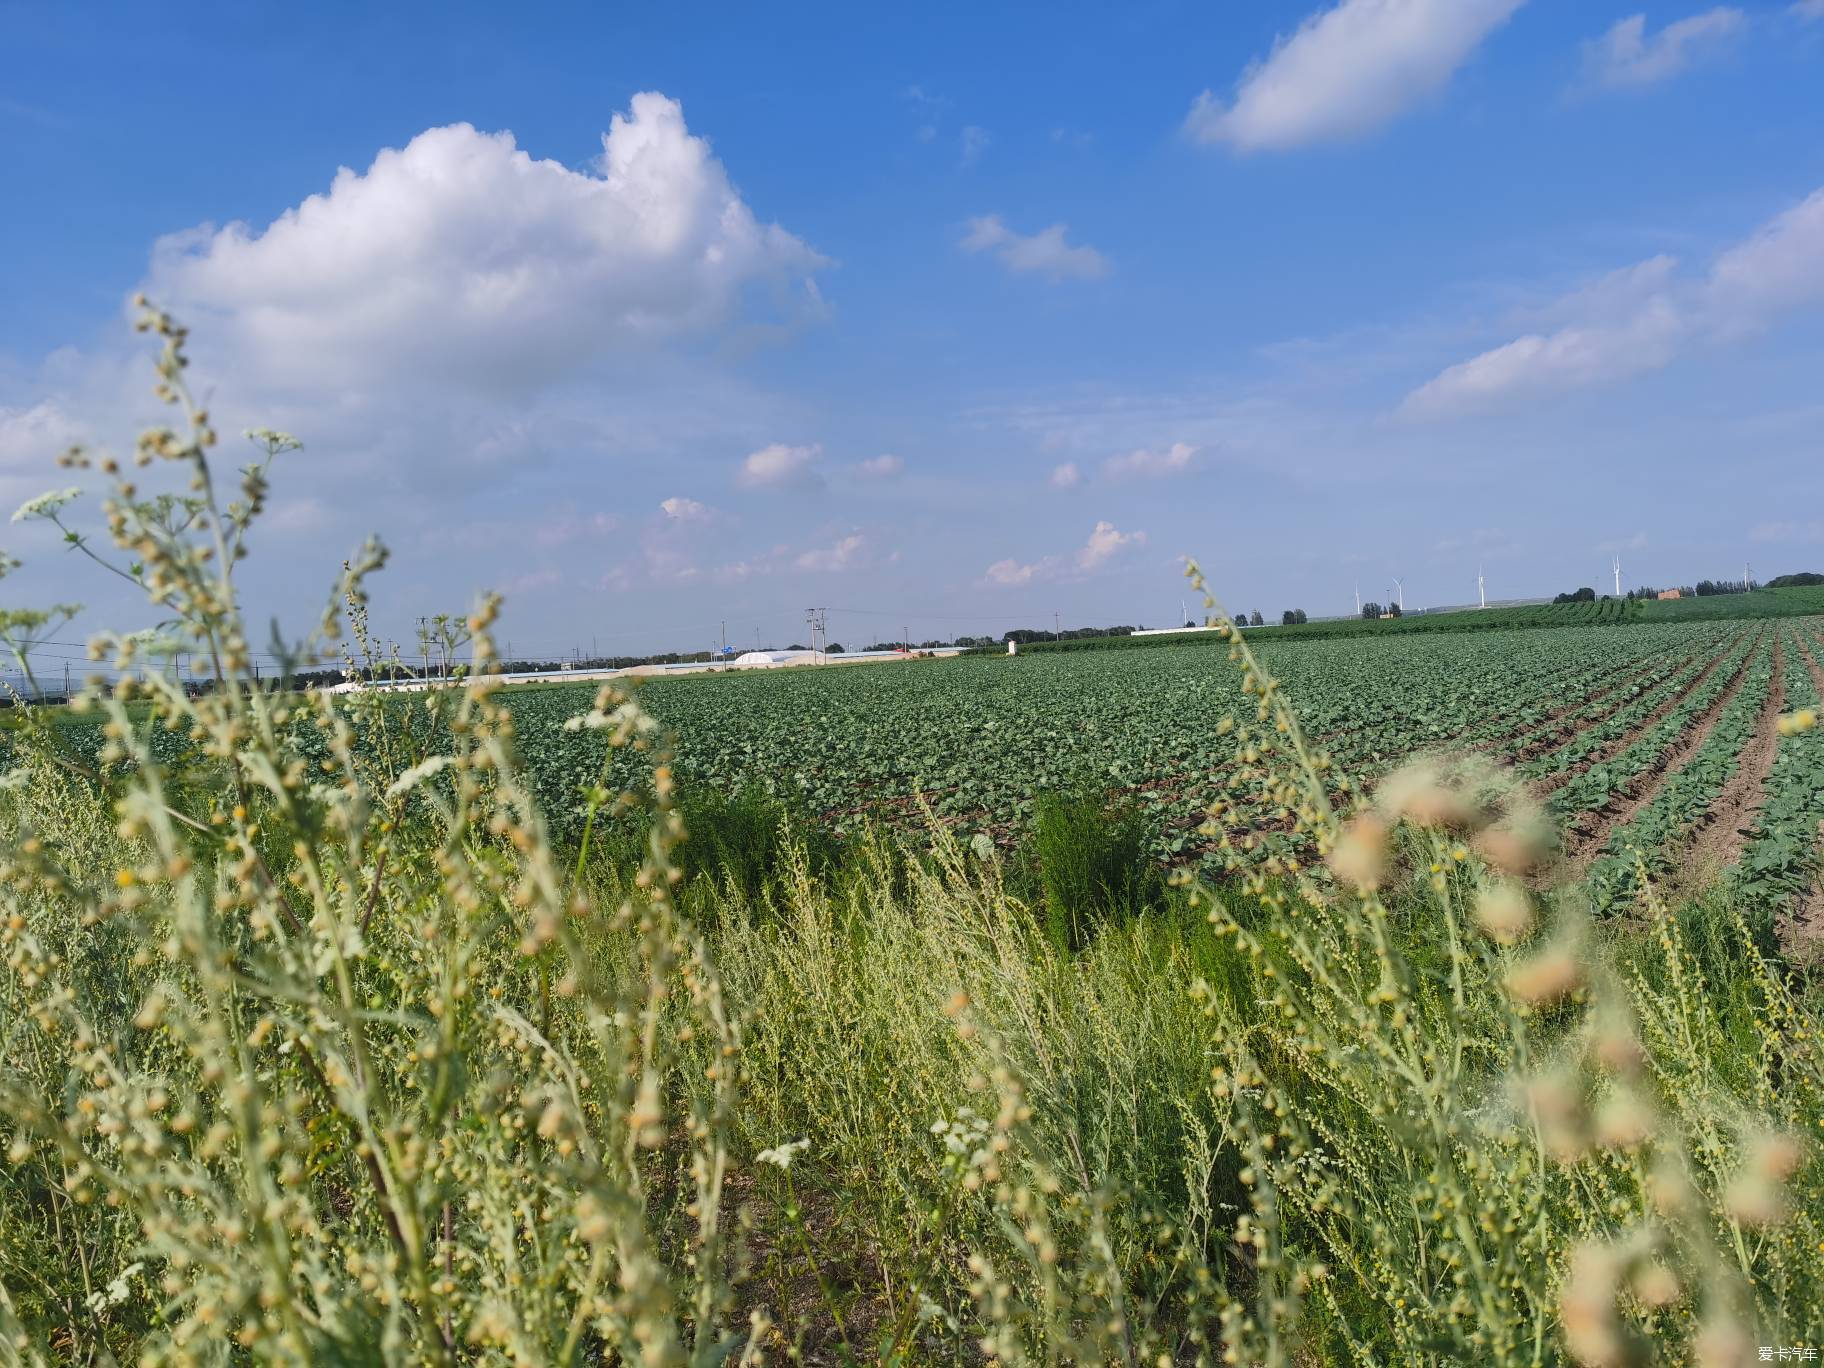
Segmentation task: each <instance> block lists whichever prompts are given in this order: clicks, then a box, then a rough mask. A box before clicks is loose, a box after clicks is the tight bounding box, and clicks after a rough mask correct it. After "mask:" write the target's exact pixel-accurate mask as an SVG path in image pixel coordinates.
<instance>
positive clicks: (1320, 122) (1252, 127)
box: [1184, 0, 1525, 152]
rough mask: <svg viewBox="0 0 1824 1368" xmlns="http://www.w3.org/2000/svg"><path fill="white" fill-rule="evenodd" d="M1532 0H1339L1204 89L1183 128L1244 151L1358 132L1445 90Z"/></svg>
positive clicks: (1203, 139) (1194, 135) (1371, 128)
mask: <svg viewBox="0 0 1824 1368" xmlns="http://www.w3.org/2000/svg"><path fill="white" fill-rule="evenodd" d="M1523 3H1525V0H1342V3H1341V4H1338V5H1335V6H1333V7H1332V8H1330V9H1327V10H1324V11H1323V12H1322V13H1319V14H1314V15H1312V16H1311V17H1310V18H1308V19H1306V20H1305V22H1304V23H1303V24H1301V25H1300V26H1299V29H1298V32H1296V33H1295V34H1293V35H1292V36H1291V37H1290V38H1282V39H1281V40H1280V41H1279V42H1277V43H1276V44H1275V45H1274V48H1273V53H1272V55H1271V56H1269V57H1268V58H1267V59H1266V60H1265V61H1262V62H1257V63H1255V64H1254V65H1253V66H1251V67H1249V68H1248V70H1247V71H1246V72H1244V73H1243V75H1242V77H1241V80H1240V83H1239V84H1238V85H1237V87H1236V91H1235V98H1234V99H1233V100H1232V101H1231V102H1230V103H1228V104H1226V105H1225V104H1224V103H1223V102H1222V101H1221V100H1219V99H1218V98H1217V97H1216V96H1215V95H1213V94H1212V93H1211V92H1210V91H1207V90H1206V91H1204V92H1203V94H1201V95H1199V96H1198V97H1197V100H1196V102H1195V103H1194V104H1193V105H1192V106H1191V112H1190V114H1189V116H1188V117H1187V118H1186V119H1185V124H1184V127H1185V132H1186V133H1187V134H1188V135H1189V136H1190V137H1191V138H1193V139H1195V140H1196V141H1198V142H1202V143H1227V144H1228V145H1230V146H1231V147H1234V148H1235V149H1236V150H1237V151H1241V152H1257V151H1264V150H1274V149H1284V148H1290V147H1300V146H1304V145H1306V144H1308V143H1316V142H1327V141H1333V140H1336V139H1341V138H1352V137H1359V136H1361V135H1363V134H1366V133H1369V132H1372V131H1374V130H1375V129H1377V128H1380V127H1381V126H1383V125H1384V124H1387V123H1389V122H1390V121H1392V120H1393V119H1394V118H1396V117H1397V116H1399V115H1400V114H1402V113H1404V112H1405V111H1406V110H1407V109H1409V108H1411V106H1412V105H1414V104H1416V103H1417V102H1418V101H1420V100H1422V99H1424V98H1426V97H1427V96H1429V95H1431V94H1433V93H1434V92H1436V91H1437V90H1439V89H1441V88H1442V87H1443V86H1444V84H1445V83H1446V82H1447V81H1448V80H1449V79H1450V77H1451V75H1452V73H1454V72H1455V71H1456V70H1457V69H1458V68H1459V67H1461V66H1462V65H1463V64H1464V63H1465V62H1466V61H1468V60H1469V58H1470V55H1471V54H1472V53H1474V52H1475V50H1476V48H1477V47H1478V46H1480V45H1481V43H1482V41H1483V39H1485V38H1487V37H1488V35H1489V34H1491V33H1492V32H1494V31H1495V30H1496V29H1497V28H1499V27H1500V26H1501V25H1502V24H1504V23H1506V22H1507V20H1508V18H1509V17H1510V16H1511V15H1512V14H1513V13H1514V11H1515V10H1517V9H1519V8H1520V6H1521V5H1522V4H1523Z"/></svg>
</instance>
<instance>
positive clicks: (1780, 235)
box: [1401, 190, 1824, 418]
mask: <svg viewBox="0 0 1824 1368" xmlns="http://www.w3.org/2000/svg"><path fill="white" fill-rule="evenodd" d="M1677 264H1678V263H1677V262H1676V261H1675V260H1674V259H1673V258H1671V257H1663V256H1662V257H1654V258H1652V259H1651V260H1648V261H1644V262H1641V263H1640V264H1638V265H1636V266H1631V267H1629V268H1627V269H1626V270H1622V271H1617V272H1614V273H1612V274H1611V275H1609V276H1606V277H1604V278H1603V279H1602V280H1600V281H1598V282H1596V284H1594V285H1593V286H1591V287H1590V288H1588V289H1586V290H1581V291H1578V292H1577V293H1576V294H1574V295H1571V296H1568V297H1567V298H1565V299H1563V300H1560V301H1558V303H1557V304H1556V305H1555V306H1554V308H1553V310H1552V312H1553V313H1554V314H1556V315H1558V316H1560V317H1562V318H1564V319H1566V320H1567V321H1565V322H1563V323H1562V324H1561V325H1560V326H1558V327H1556V328H1555V329H1553V330H1552V331H1550V332H1532V333H1527V334H1526V335H1524V336H1521V337H1518V338H1515V339H1514V340H1513V341H1511V342H1507V343H1504V344H1502V345H1501V346H1498V347H1494V348H1491V349H1490V350H1488V351H1485V352H1482V353H1480V354H1479V355H1477V356H1473V357H1471V358H1470V359H1469V360H1467V361H1461V362H1458V363H1457V364H1456V365H1453V366H1450V367H1447V368H1446V369H1445V370H1443V371H1442V372H1440V373H1439V374H1438V375H1436V376H1434V377H1433V378H1432V379H1430V380H1428V381H1426V382H1425V383H1424V384H1423V385H1421V386H1419V387H1418V388H1417V389H1415V390H1413V391H1412V392H1411V393H1410V394H1408V395H1407V396H1406V399H1405V401H1404V402H1403V403H1402V405H1401V412H1402V413H1403V414H1404V415H1405V416H1407V417H1411V418H1436V417H1446V416H1452V415H1457V414H1463V413H1470V412H1477V411H1484V410H1490V409H1497V408H1502V407H1506V406H1509V405H1512V404H1514V403H1516V402H1519V401H1522V400H1524V399H1527V398H1530V397H1537V396H1543V395H1548V394H1556V393H1562V392H1565V391H1568V390H1573V389H1580V388H1587V387H1590V386H1595V385H1601V384H1607V383H1611V382H1614V381H1617V380H1623V379H1626V378H1628V377H1630V376H1634V375H1639V374H1642V373H1644V372H1647V371H1652V370H1658V369H1660V368H1661V367H1663V366H1665V365H1667V364H1668V363H1670V362H1671V361H1672V360H1673V359H1674V358H1675V357H1677V356H1678V355H1679V354H1680V353H1681V352H1682V351H1683V350H1685V348H1686V347H1688V346H1690V345H1691V344H1692V343H1693V342H1694V341H1698V340H1703V341H1709V342H1712V343H1724V342H1729V341H1734V340H1738V339H1739V338H1741V337H1743V336H1746V335H1748V334H1750V333H1752V332H1754V331H1756V330H1757V329H1759V328H1761V327H1763V326H1765V325H1766V324H1768V323H1769V322H1771V321H1772V320H1773V319H1775V318H1776V317H1778V316H1779V315H1780V314H1783V313H1786V312H1788V311H1791V310H1793V309H1796V308H1800V307H1803V306H1805V305H1807V304H1816V303H1819V302H1824V190H1819V191H1816V192H1814V193H1813V194H1812V195H1811V196H1810V197H1809V198H1807V199H1805V200H1803V201H1802V202H1801V203H1799V204H1797V205H1794V206H1793V207H1792V208H1791V209H1788V210H1786V211H1785V212H1784V213H1782V214H1779V215H1776V216H1775V217H1774V218H1772V219H1771V220H1769V221H1768V222H1767V223H1765V224H1764V225H1762V226H1761V228H1759V229H1758V230H1757V231H1756V232H1755V233H1754V234H1753V235H1752V236H1750V237H1748V238H1747V239H1745V240H1744V241H1742V242H1740V243H1738V244H1736V245H1735V246H1734V247H1731V248H1729V249H1728V250H1727V251H1724V252H1722V253H1720V254H1719V255H1718V256H1717V257H1716V259H1715V261H1714V262H1713V263H1712V264H1711V267H1710V272H1709V275H1708V276H1707V277H1706V278H1705V279H1703V280H1702V281H1681V280H1680V279H1679V278H1678V276H1677V272H1676V267H1677Z"/></svg>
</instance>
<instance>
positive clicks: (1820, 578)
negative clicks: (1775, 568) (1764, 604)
mask: <svg viewBox="0 0 1824 1368" xmlns="http://www.w3.org/2000/svg"><path fill="white" fill-rule="evenodd" d="M1810 584H1824V575H1820V574H1817V573H1815V572H1813V571H1810V570H1804V571H1801V572H1800V573H1798V574H1796V575H1775V576H1774V577H1773V578H1772V579H1770V580H1768V581H1767V587H1768V588H1769V589H1799V588H1803V587H1804V586H1806V585H1810Z"/></svg>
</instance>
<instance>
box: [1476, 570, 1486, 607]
mask: <svg viewBox="0 0 1824 1368" xmlns="http://www.w3.org/2000/svg"><path fill="white" fill-rule="evenodd" d="M1476 597H1477V598H1478V599H1480V600H1481V601H1482V602H1481V605H1480V606H1481V607H1483V608H1486V607H1488V583H1487V581H1485V580H1484V579H1483V578H1482V567H1481V566H1479V565H1478V566H1477V567H1476Z"/></svg>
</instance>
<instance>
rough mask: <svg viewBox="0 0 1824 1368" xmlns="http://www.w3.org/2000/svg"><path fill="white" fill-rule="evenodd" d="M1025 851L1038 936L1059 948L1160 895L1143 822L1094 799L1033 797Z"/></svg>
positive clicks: (1086, 938) (1078, 943)
mask: <svg viewBox="0 0 1824 1368" xmlns="http://www.w3.org/2000/svg"><path fill="white" fill-rule="evenodd" d="M1031 850H1032V856H1033V859H1034V860H1035V861H1036V863H1037V867H1038V882H1039V887H1040V891H1041V895H1042V902H1043V906H1044V918H1045V933H1046V935H1047V936H1049V937H1050V939H1051V941H1052V943H1053V944H1054V945H1056V946H1058V947H1059V948H1060V949H1065V950H1081V949H1083V948H1084V947H1085V946H1086V945H1088V944H1089V943H1090V942H1091V941H1092V940H1094V939H1095V937H1096V936H1097V935H1098V934H1100V933H1101V931H1102V929H1103V928H1104V927H1107V926H1110V925H1116V924H1119V923H1121V922H1124V921H1127V920H1129V919H1131V918H1132V917H1134V916H1135V915H1137V914H1138V913H1140V912H1141V911H1143V910H1144V909H1145V908H1147V907H1148V906H1149V905H1153V904H1156V903H1157V902H1158V901H1159V899H1160V895H1161V894H1162V893H1163V891H1164V877H1163V873H1162V871H1161V870H1160V868H1159V865H1158V862H1157V861H1155V860H1152V859H1149V858H1148V855H1147V832H1146V824H1145V821H1144V819H1143V818H1142V817H1141V815H1140V814H1139V813H1138V812H1137V811H1136V810H1134V809H1133V808H1132V807H1128V806H1111V805H1110V804H1109V802H1108V801H1107V800H1106V799H1105V798H1104V797H1102V796H1101V795H1099V794H1095V793H1081V792H1079V793H1067V794H1058V795H1053V796H1049V797H1045V798H1042V799H1040V800H1039V803H1038V807H1037V810H1036V812H1035V815H1034V820H1033V825H1032V838H1031Z"/></svg>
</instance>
